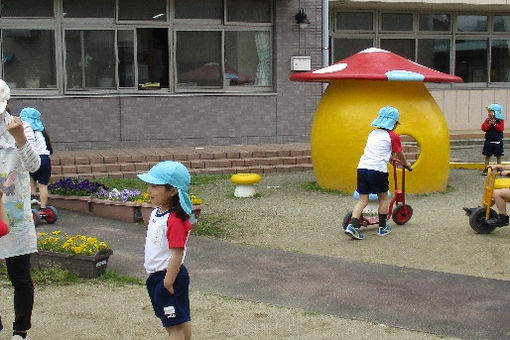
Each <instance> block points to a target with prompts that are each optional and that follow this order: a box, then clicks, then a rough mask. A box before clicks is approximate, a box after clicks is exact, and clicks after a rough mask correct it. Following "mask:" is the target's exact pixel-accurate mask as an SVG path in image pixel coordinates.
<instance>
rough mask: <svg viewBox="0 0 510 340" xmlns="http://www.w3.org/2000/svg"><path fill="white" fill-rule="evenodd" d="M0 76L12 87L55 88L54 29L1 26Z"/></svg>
mask: <svg viewBox="0 0 510 340" xmlns="http://www.w3.org/2000/svg"><path fill="white" fill-rule="evenodd" d="M2 64H3V71H4V74H3V79H4V80H5V81H6V82H8V83H9V86H10V87H11V88H13V89H14V88H26V89H38V88H56V87H57V82H56V77H55V32H54V31H52V30H37V29H6V30H2Z"/></svg>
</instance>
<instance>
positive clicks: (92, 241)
mask: <svg viewBox="0 0 510 340" xmlns="http://www.w3.org/2000/svg"><path fill="white" fill-rule="evenodd" d="M96 242H97V238H95V237H89V238H87V243H88V244H94V243H96Z"/></svg>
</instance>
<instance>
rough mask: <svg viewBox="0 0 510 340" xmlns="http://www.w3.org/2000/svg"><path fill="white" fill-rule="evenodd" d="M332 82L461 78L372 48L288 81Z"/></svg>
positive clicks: (444, 81) (295, 75)
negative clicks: (343, 80) (338, 80)
mask: <svg viewBox="0 0 510 340" xmlns="http://www.w3.org/2000/svg"><path fill="white" fill-rule="evenodd" d="M335 79H362V80H387V81H422V82H435V83H461V82H462V78H460V77H457V76H453V75H451V74H447V73H443V72H439V71H436V70H433V69H431V68H428V67H426V66H423V65H420V64H418V63H415V62H414V61H411V60H408V59H406V58H404V57H401V56H399V55H398V54H395V53H392V52H389V51H386V50H382V49H379V48H375V47H371V48H367V49H365V50H363V51H361V52H358V53H356V54H354V55H352V56H350V57H347V58H345V59H342V60H340V61H339V62H337V63H335V64H333V65H330V66H327V67H324V68H321V69H318V70H315V71H310V72H302V73H296V74H293V75H292V76H291V77H290V80H294V81H315V82H327V81H330V80H335Z"/></svg>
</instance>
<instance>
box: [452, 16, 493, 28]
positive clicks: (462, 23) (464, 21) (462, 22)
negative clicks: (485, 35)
mask: <svg viewBox="0 0 510 340" xmlns="http://www.w3.org/2000/svg"><path fill="white" fill-rule="evenodd" d="M487 27H488V26H487V16H486V15H457V31H458V32H487Z"/></svg>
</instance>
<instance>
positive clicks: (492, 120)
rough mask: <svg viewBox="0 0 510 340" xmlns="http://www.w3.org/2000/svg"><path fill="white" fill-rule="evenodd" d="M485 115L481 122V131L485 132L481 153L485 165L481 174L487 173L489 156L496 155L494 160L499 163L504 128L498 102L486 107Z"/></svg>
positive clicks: (503, 119)
mask: <svg viewBox="0 0 510 340" xmlns="http://www.w3.org/2000/svg"><path fill="white" fill-rule="evenodd" d="M486 109H487V117H486V118H485V120H484V121H483V123H482V131H484V132H485V142H484V143H483V150H482V155H484V156H485V167H484V170H483V172H482V174H484V175H485V174H486V173H487V167H488V166H489V160H490V158H491V156H495V157H496V162H497V163H498V164H501V156H503V155H504V151H503V131H504V130H505V117H504V116H503V108H502V107H501V105H499V104H490V105H488V106H487V107H486Z"/></svg>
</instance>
